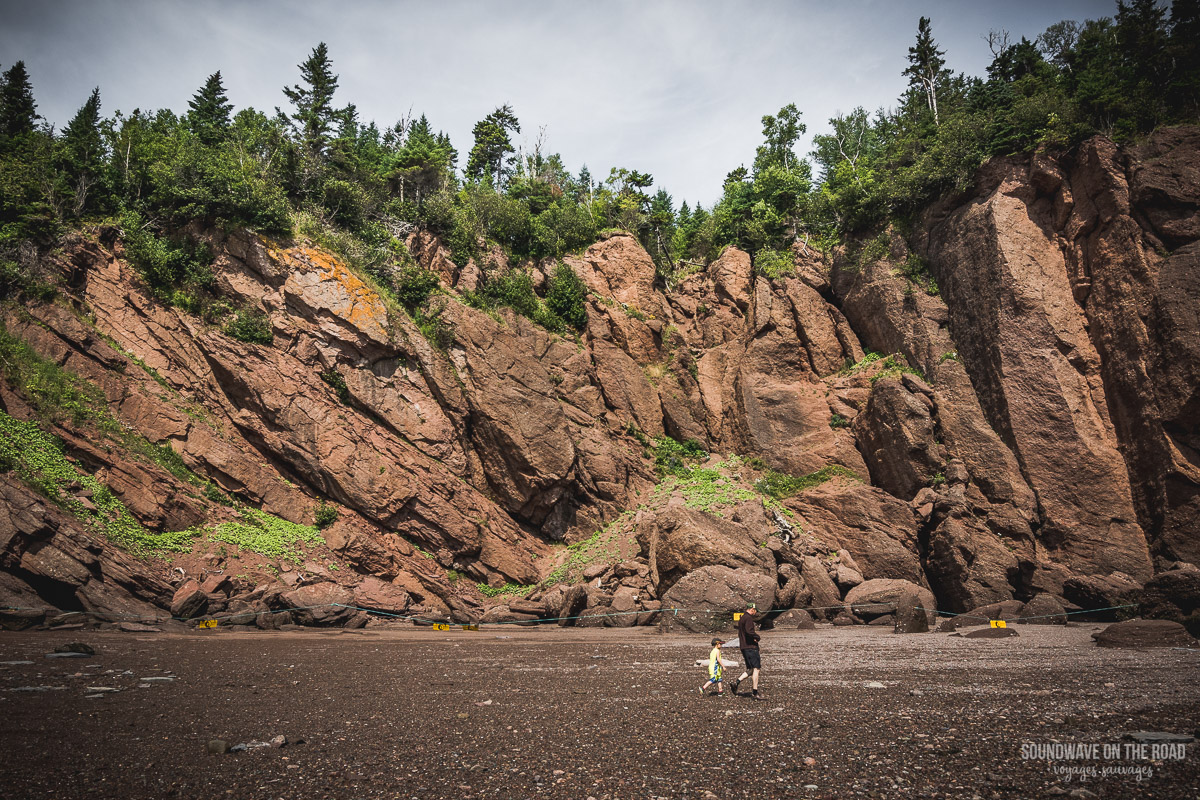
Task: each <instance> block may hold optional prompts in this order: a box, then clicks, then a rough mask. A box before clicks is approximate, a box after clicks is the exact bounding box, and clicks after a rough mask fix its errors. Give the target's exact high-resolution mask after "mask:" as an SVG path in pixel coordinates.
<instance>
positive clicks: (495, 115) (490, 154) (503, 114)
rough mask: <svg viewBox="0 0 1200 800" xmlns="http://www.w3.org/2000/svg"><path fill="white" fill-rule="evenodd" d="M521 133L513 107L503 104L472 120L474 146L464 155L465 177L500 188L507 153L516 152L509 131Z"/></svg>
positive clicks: (505, 173) (502, 181) (503, 180)
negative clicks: (466, 155)
mask: <svg viewBox="0 0 1200 800" xmlns="http://www.w3.org/2000/svg"><path fill="white" fill-rule="evenodd" d="M510 131H511V132H513V133H520V132H521V123H520V122H518V121H517V118H516V116H515V115H514V114H513V110H512V106H510V105H508V104H507V103H505V104H504V105H502V106H500V107H499V108H497V109H496V110H495V111H493V112H492V113H491V114H488V115H487V116H486V117H484V118H483V119H481V120H480V121H479V122H477V123H475V128H474V129H473V130H472V131H471V133H472V135H474V137H475V146H474V147H472V148H471V154H470V156H468V158H467V170H466V175H467V179H468V180H472V181H479V180H486V181H488V182H489V183H492V184H493V185H495V186H496V187H497V188H499V187H502V186H503V185H504V182H505V178H506V176H507V171H506V169H505V163H506V161H507V160H508V156H509V154H510V153H513V152H515V150H514V148H513V145H512V140H511V139H509V137H508V134H509V132H510Z"/></svg>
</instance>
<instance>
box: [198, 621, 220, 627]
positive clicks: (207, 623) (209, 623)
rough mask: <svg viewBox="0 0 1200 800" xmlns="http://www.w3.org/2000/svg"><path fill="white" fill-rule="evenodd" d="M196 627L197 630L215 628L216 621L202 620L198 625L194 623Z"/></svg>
mask: <svg viewBox="0 0 1200 800" xmlns="http://www.w3.org/2000/svg"><path fill="white" fill-rule="evenodd" d="M196 627H197V628H215V627H217V621H216V620H215V619H202V620H200V621H199V622H198V623H196Z"/></svg>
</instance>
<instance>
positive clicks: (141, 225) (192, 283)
mask: <svg viewBox="0 0 1200 800" xmlns="http://www.w3.org/2000/svg"><path fill="white" fill-rule="evenodd" d="M121 232H122V234H123V240H124V243H125V257H126V258H127V259H128V260H129V263H131V264H132V265H133V266H134V267H135V268H136V269H137V270H138V272H140V273H141V275H142V277H143V278H145V280H146V283H148V284H150V288H151V289H153V290H154V293H155V294H156V295H157V296H158V297H159V299H161V300H163V301H164V302H167V303H172V304H174V303H173V298H174V297H175V293H176V292H175V290H178V289H181V288H184V287H187V288H188V289H190V290H192V291H193V292H194V291H195V290H196V289H202V288H208V287H210V286H211V285H212V282H213V275H212V268H211V265H212V260H213V256H212V251H211V250H210V249H209V248H208V245H207V244H196V243H193V242H190V241H184V242H182V243H177V242H174V241H171V240H170V239H167V238H164V237H161V236H158V235H156V234H155V233H154V232H153V231H152V230H151V229H150V228H149V224H148V223H147V222H146V221H145V220H144V219H143V218H142V217H141V216H140V215H139V214H137V213H136V212H134V211H127V212H125V213H124V214H122V215H121ZM189 294H191V292H184V293H183V296H184V297H187V296H188V295H189Z"/></svg>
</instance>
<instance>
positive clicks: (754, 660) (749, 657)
mask: <svg viewBox="0 0 1200 800" xmlns="http://www.w3.org/2000/svg"><path fill="white" fill-rule="evenodd" d="M742 660H743V661H745V662H746V669H748V670H749V669H762V661H760V660H759V658H758V648H755V649H753V650H743V651H742Z"/></svg>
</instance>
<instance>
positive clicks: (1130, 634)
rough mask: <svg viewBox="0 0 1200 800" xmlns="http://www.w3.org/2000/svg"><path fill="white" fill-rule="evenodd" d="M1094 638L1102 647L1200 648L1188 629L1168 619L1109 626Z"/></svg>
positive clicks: (1142, 620)
mask: <svg viewBox="0 0 1200 800" xmlns="http://www.w3.org/2000/svg"><path fill="white" fill-rule="evenodd" d="M1092 638H1093V639H1095V640H1096V644H1097V645H1098V646H1100V647H1131V648H1139V649H1140V648H1143V647H1200V642H1198V641H1197V640H1196V639H1194V638H1193V637H1192V636H1191V634H1189V633H1188V632H1187V629H1186V628H1184V627H1183V626H1182V625H1180V624H1179V623H1178V622H1171V621H1170V620H1166V619H1130V620H1126V621H1124V622H1116V623H1113V624H1112V625H1109V626H1108V627H1107V628H1105V629H1104V630H1102V631H1100V632H1099V633H1093V634H1092Z"/></svg>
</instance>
